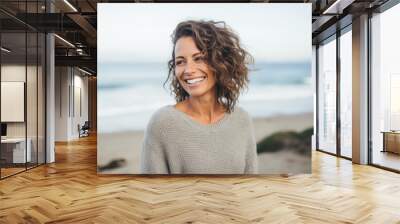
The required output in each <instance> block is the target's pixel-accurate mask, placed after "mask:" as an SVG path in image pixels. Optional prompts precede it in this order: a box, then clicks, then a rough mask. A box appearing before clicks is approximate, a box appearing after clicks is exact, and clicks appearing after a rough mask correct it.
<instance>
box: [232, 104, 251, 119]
mask: <svg viewBox="0 0 400 224" xmlns="http://www.w3.org/2000/svg"><path fill="white" fill-rule="evenodd" d="M233 113H234V114H235V115H236V117H237V118H239V119H243V120H246V121H249V120H251V116H250V114H249V112H247V111H246V110H245V109H243V108H242V107H240V106H235V109H234V111H233Z"/></svg>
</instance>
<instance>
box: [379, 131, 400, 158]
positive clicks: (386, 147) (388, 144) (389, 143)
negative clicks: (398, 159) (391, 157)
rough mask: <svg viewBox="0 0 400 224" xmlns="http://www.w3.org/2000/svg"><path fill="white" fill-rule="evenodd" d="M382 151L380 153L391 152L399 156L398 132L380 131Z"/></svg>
mask: <svg viewBox="0 0 400 224" xmlns="http://www.w3.org/2000/svg"><path fill="white" fill-rule="evenodd" d="M381 133H382V134H383V150H382V152H392V153H397V154H400V131H382V132H381Z"/></svg>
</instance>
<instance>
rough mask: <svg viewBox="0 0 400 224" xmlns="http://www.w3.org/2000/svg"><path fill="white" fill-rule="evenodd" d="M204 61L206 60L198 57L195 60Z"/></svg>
mask: <svg viewBox="0 0 400 224" xmlns="http://www.w3.org/2000/svg"><path fill="white" fill-rule="evenodd" d="M203 59H204V58H203V57H197V58H195V59H194V61H203Z"/></svg>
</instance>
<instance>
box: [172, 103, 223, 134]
mask: <svg viewBox="0 0 400 224" xmlns="http://www.w3.org/2000/svg"><path fill="white" fill-rule="evenodd" d="M169 107H170V108H171V109H172V110H173V111H175V112H177V113H178V114H179V115H180V116H181V117H182V118H183V119H184V120H186V121H187V122H188V123H190V124H191V125H194V126H196V127H199V128H209V129H213V128H217V127H220V126H222V125H223V124H224V123H225V122H226V120H228V118H229V117H230V116H231V114H230V113H228V112H225V113H224V116H223V117H222V118H221V119H219V120H218V121H217V122H214V123H211V124H202V123H200V122H198V121H196V120H194V119H193V118H192V117H190V116H189V115H187V114H186V113H185V112H182V111H180V110H178V109H177V108H176V107H175V106H174V105H169Z"/></svg>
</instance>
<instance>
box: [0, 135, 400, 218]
mask: <svg viewBox="0 0 400 224" xmlns="http://www.w3.org/2000/svg"><path fill="white" fill-rule="evenodd" d="M44 222H48V223H373V224H376V223H385V224H386V223H400V175H399V174H395V173H391V172H387V171H384V170H380V169H377V168H374V167H369V166H359V165H352V164H351V162H350V161H347V160H343V159H338V158H336V157H333V156H330V155H326V154H323V153H320V152H314V153H313V174H312V175H296V176H290V177H283V176H262V177H232V176H230V177H226V176H225V177H223V176H222V177H221V176H189V177H160V176H159V177H137V176H98V175H97V174H96V139H95V137H89V138H84V139H82V140H80V141H76V142H70V143H68V144H57V147H56V163H55V164H51V165H46V166H41V167H39V168H36V169H33V170H30V171H28V172H26V173H22V174H19V175H17V176H13V177H10V178H8V179H5V180H2V181H0V223H44Z"/></svg>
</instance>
